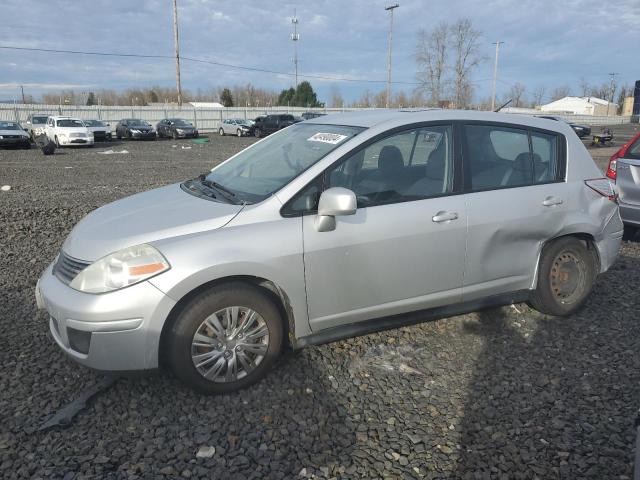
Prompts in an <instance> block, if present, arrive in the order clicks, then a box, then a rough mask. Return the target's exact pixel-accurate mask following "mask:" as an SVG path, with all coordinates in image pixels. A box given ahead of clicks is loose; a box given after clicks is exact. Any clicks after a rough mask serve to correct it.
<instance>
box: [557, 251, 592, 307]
mask: <svg viewBox="0 0 640 480" xmlns="http://www.w3.org/2000/svg"><path fill="white" fill-rule="evenodd" d="M585 273H586V266H585V264H584V262H583V261H582V260H581V259H580V258H579V257H578V256H576V255H575V254H574V253H573V252H571V251H568V250H565V251H564V252H562V253H560V255H558V256H556V258H555V259H554V260H553V264H552V266H551V271H550V272H549V281H550V283H551V291H552V292H553V294H554V295H555V296H556V298H557V299H558V300H559V301H560V302H562V303H573V302H574V301H575V300H576V299H577V298H578V297H580V296H581V295H582V292H583V291H584V282H585V277H586V275H585Z"/></svg>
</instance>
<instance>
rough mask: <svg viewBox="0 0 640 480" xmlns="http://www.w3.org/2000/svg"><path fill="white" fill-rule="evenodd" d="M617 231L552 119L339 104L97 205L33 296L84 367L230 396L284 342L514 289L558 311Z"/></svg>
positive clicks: (610, 208)
mask: <svg viewBox="0 0 640 480" xmlns="http://www.w3.org/2000/svg"><path fill="white" fill-rule="evenodd" d="M622 234H623V224H622V221H621V219H620V215H619V211H618V204H617V196H616V191H615V186H614V185H613V184H612V183H611V182H610V181H609V179H607V178H604V177H603V176H602V173H601V172H600V171H599V170H598V168H597V167H596V165H595V164H594V162H593V160H592V159H591V157H590V155H589V153H588V152H587V151H586V149H585V147H584V146H583V144H582V142H580V140H579V139H578V137H577V136H576V135H575V134H574V133H573V131H572V130H571V127H569V126H568V125H566V124H564V123H560V122H554V121H551V120H544V119H538V118H531V117H524V116H511V115H506V114H496V113H482V112H468V111H440V110H432V111H420V112H402V111H375V112H358V113H347V114H340V115H333V116H324V117H321V118H317V119H313V120H309V121H306V122H304V123H300V124H296V125H292V126H291V127H288V128H286V129H284V130H282V131H280V132H278V133H276V134H274V135H272V136H270V137H268V138H266V139H264V140H262V141H260V142H257V143H255V144H254V145H252V146H250V147H249V148H247V149H245V150H243V151H241V152H240V153H238V154H237V155H235V156H233V157H231V158H230V159H229V160H227V161H226V162H224V163H222V164H220V165H218V166H217V167H215V168H214V169H213V170H211V172H210V173H209V174H207V175H202V176H200V177H198V178H194V179H191V180H187V181H185V182H183V183H180V184H175V185H169V186H166V187H162V188H158V189H155V190H151V191H148V192H144V193H140V194H137V195H134V196H132V197H129V198H124V199H122V200H119V201H117V202H114V203H111V204H109V205H106V206H103V207H101V208H99V209H97V210H96V211H94V212H93V213H91V214H89V215H88V216H87V217H85V218H84V219H83V220H82V221H81V222H80V223H78V225H77V226H76V227H75V228H74V229H73V231H72V232H71V234H70V235H69V237H68V238H67V239H66V241H65V242H64V244H63V246H62V250H61V251H60V253H59V255H58V257H57V258H56V259H55V260H54V262H53V263H52V264H51V265H50V266H49V267H48V268H47V269H46V271H45V272H44V273H43V274H42V277H41V278H40V280H39V282H38V285H37V287H36V298H37V302H38V305H39V306H40V307H41V308H45V309H46V310H47V311H48V312H49V314H50V330H51V333H52V335H53V338H54V339H55V341H56V342H57V343H58V345H59V346H60V348H61V349H62V350H63V351H65V352H66V353H67V354H69V355H70V356H71V357H72V358H74V359H75V360H77V361H78V362H80V363H82V364H84V365H87V366H89V367H93V368H96V369H103V370H143V369H152V368H155V367H158V366H159V365H167V366H169V367H170V368H171V369H172V370H173V371H174V372H175V375H177V376H178V377H179V378H180V379H181V380H183V381H184V382H185V383H186V384H188V385H190V386H192V387H193V388H195V389H197V390H199V391H202V392H205V393H218V392H228V391H232V390H235V389H238V388H241V387H244V386H247V385H249V384H251V383H253V382H255V381H257V380H259V379H260V378H262V377H263V376H264V375H265V374H266V372H267V371H268V369H269V367H270V366H271V365H272V364H273V363H274V360H275V359H276V357H277V356H278V355H279V354H280V352H281V351H282V349H283V348H285V347H290V348H301V347H304V346H306V345H317V344H322V343H326V342H331V341H334V340H338V339H342V338H347V337H353V336H357V335H362V334H365V333H369V332H373V331H377V330H383V329H389V328H396V327H399V326H402V325H406V324H409V323H416V322H422V321H425V320H428V319H432V318H436V317H442V316H448V315H453V314H458V313H463V312H469V311H473V310H477V309H480V308H484V307H487V306H494V305H501V304H508V303H511V302H519V301H528V302H530V303H531V304H532V305H533V306H534V307H535V308H536V309H538V310H540V311H541V312H544V313H548V314H551V315H569V314H571V313H573V312H575V311H576V310H578V309H579V308H580V307H581V306H582V305H583V304H584V302H585V300H586V298H587V296H588V295H589V293H590V291H591V289H592V286H593V283H594V280H595V278H596V276H597V275H598V274H599V273H601V272H604V271H605V270H607V269H608V268H609V267H610V265H611V264H612V262H613V261H614V260H615V258H616V255H617V253H618V249H619V246H620V242H621V237H622ZM416 311H420V313H419V314H418V315H407V314H408V313H409V312H416Z"/></svg>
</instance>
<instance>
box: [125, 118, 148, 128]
mask: <svg viewBox="0 0 640 480" xmlns="http://www.w3.org/2000/svg"><path fill="white" fill-rule="evenodd" d="M127 125H129V126H130V127H148V126H149V124H148V123H147V122H145V121H144V120H138V119H137V118H131V119H129V120H127Z"/></svg>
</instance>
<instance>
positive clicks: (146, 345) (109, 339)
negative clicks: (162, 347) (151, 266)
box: [35, 265, 175, 371]
mask: <svg viewBox="0 0 640 480" xmlns="http://www.w3.org/2000/svg"><path fill="white" fill-rule="evenodd" d="M52 267H53V265H50V266H49V267H48V268H47V269H46V270H45V272H44V273H43V274H42V276H41V277H40V279H39V280H38V284H37V285H36V292H35V295H36V303H37V304H38V308H41V309H44V310H46V311H47V312H48V313H49V316H50V318H49V329H50V331H51V335H52V336H53V338H54V340H55V341H56V343H57V344H58V346H59V347H60V348H61V349H62V350H63V351H64V352H65V353H66V354H67V355H69V356H70V357H71V358H73V359H74V360H75V361H77V362H78V363H81V364H83V365H86V366H87V367H90V368H94V369H97V370H107V371H118V370H119V371H130V370H146V369H152V368H156V367H157V366H158V350H159V344H160V333H161V332H162V326H163V325H164V322H165V320H166V318H167V317H168V315H169V312H170V311H171V309H172V308H173V306H174V305H175V301H174V300H172V299H171V298H169V297H167V296H166V295H165V294H164V293H162V292H161V291H160V290H158V289H157V288H156V287H154V286H153V285H151V283H149V282H141V283H139V284H136V285H133V286H131V287H127V288H123V289H122V290H117V291H115V292H110V293H104V294H90V293H83V292H79V291H77V290H74V289H72V288H71V287H69V286H67V285H65V284H64V283H62V282H61V281H60V280H59V279H58V278H57V277H56V276H54V275H53V273H52Z"/></svg>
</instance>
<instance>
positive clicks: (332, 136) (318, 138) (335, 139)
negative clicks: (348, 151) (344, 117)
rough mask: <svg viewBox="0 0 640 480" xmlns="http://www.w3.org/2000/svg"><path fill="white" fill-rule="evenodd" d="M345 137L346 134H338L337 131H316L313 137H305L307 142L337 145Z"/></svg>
mask: <svg viewBox="0 0 640 480" xmlns="http://www.w3.org/2000/svg"><path fill="white" fill-rule="evenodd" d="M345 138H347V135H340V134H339V133H316V134H315V135H314V136H313V137H310V138H308V139H307V141H308V142H322V143H330V144H331V145H337V144H338V143H340V142H341V141H343V140H344V139H345Z"/></svg>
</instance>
